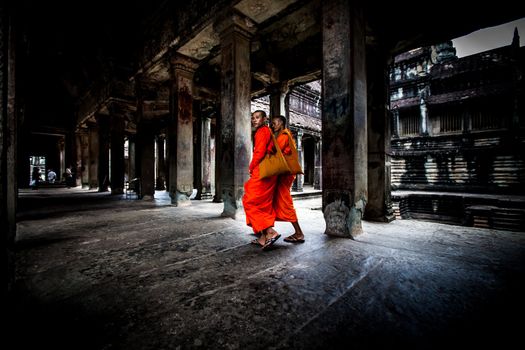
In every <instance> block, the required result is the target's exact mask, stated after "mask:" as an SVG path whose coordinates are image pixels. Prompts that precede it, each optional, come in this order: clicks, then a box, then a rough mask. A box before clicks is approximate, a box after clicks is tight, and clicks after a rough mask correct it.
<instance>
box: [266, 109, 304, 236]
mask: <svg viewBox="0 0 525 350" xmlns="http://www.w3.org/2000/svg"><path fill="white" fill-rule="evenodd" d="M285 125H286V117H284V116H282V115H280V116H278V117H273V118H272V129H273V132H274V133H275V135H276V138H277V144H278V145H279V148H280V149H281V152H282V153H283V155H285V156H286V155H291V154H292V149H291V147H295V143H294V142H293V140H292V144H290V139H291V136H292V134H291V132H290V130H288V129H286V128H285ZM268 152H269V153H275V152H276V150H275V146H274V145H273V143H272V144H270V146H269V147H268ZM285 158H286V157H285ZM294 180H295V175H294V174H288V175H279V176H278V179H277V186H276V188H275V195H274V199H273V208H274V210H275V216H276V220H279V221H288V222H291V223H292V225H293V227H294V229H295V232H294V233H293V234H292V235H290V236H288V237H286V238H285V239H284V241H285V242H290V243H304V234H303V231H302V230H301V226H299V221H298V220H297V213H296V212H295V208H294V206H293V200H292V194H291V193H290V189H291V187H292V183H293V181H294Z"/></svg>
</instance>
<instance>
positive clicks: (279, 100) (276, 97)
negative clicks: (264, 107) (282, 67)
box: [270, 82, 289, 122]
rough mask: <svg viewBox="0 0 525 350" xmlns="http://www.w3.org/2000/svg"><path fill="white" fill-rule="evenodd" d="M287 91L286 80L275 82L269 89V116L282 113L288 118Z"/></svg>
mask: <svg viewBox="0 0 525 350" xmlns="http://www.w3.org/2000/svg"><path fill="white" fill-rule="evenodd" d="M288 92H289V89H288V83H287V82H284V83H279V84H276V85H274V86H273V87H272V88H271V89H270V118H271V117H275V116H278V115H282V116H285V117H286V118H287V119H288V116H287V113H286V107H287V106H286V97H287V95H288ZM287 122H288V120H287Z"/></svg>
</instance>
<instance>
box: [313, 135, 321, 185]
mask: <svg viewBox="0 0 525 350" xmlns="http://www.w3.org/2000/svg"><path fill="white" fill-rule="evenodd" d="M322 148H323V141H322V140H317V142H316V143H315V154H314V166H315V170H314V190H321V189H322V188H323V181H322V177H323V167H322V166H321V164H322V153H321V150H322Z"/></svg>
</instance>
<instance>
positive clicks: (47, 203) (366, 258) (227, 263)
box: [8, 191, 525, 349]
mask: <svg viewBox="0 0 525 350" xmlns="http://www.w3.org/2000/svg"><path fill="white" fill-rule="evenodd" d="M155 196H156V197H158V198H157V199H156V200H155V201H152V202H143V201H136V200H123V199H122V197H118V196H117V197H115V196H109V195H106V194H98V193H97V194H94V193H86V192H80V191H77V192H71V193H64V194H62V197H57V195H49V196H46V195H45V194H42V193H38V194H33V193H29V194H27V195H26V196H25V197H24V195H22V198H21V204H20V207H21V211H20V215H19V223H18V240H17V264H18V265H17V284H16V294H15V297H16V298H15V300H14V301H13V302H12V303H11V305H10V306H11V307H10V309H9V311H10V312H12V314H11V315H10V316H9V319H10V320H11V322H10V323H9V326H8V331H9V334H10V336H11V338H12V339H13V341H14V342H16V344H18V345H19V346H18V348H28V347H30V346H33V347H34V346H38V347H39V348H47V347H49V348H54V349H66V348H67V349H194V348H195V349H292V348H293V349H333V348H352V349H354V348H355V349H367V348H385V347H392V346H395V345H402V346H405V347H407V348H410V347H414V348H434V347H435V348H442V347H443V346H449V345H450V344H451V342H452V341H453V342H454V343H455V344H457V343H458V342H461V343H464V344H466V345H473V344H474V343H476V342H482V343H484V344H494V345H497V346H502V345H505V344H510V342H512V341H517V340H518V339H520V334H521V330H522V329H523V326H524V321H523V312H524V311H525V302H524V301H523V298H522V297H521V295H523V292H524V291H525V288H524V287H523V280H524V277H525V276H524V275H525V274H524V270H525V234H524V233H523V232H508V231H496V230H487V229H477V228H467V227H460V226H451V225H444V224H436V223H429V222H423V221H414V220H400V221H395V222H393V223H390V224H383V223H371V222H363V231H364V233H363V234H362V235H360V236H358V237H356V239H355V240H352V239H346V238H334V237H329V236H326V235H324V234H323V232H324V229H325V224H324V219H323V214H322V212H321V211H320V210H312V208H318V207H320V199H305V200H296V201H295V204H296V207H297V210H298V217H299V220H300V224H301V226H302V228H303V230H304V232H305V236H306V243H304V244H289V243H285V242H283V241H282V239H281V240H279V241H278V242H277V244H276V246H275V248H274V249H272V250H270V251H267V252H263V251H261V250H260V249H259V248H258V247H256V246H254V245H251V244H249V242H250V240H251V239H253V235H251V234H250V233H251V229H250V228H248V227H247V226H246V225H245V224H244V222H243V221H239V220H238V221H235V220H232V219H230V218H225V217H221V216H220V215H221V212H222V210H223V205H222V204H216V203H212V202H211V201H192V206H190V207H174V206H171V205H169V203H170V199H169V196H168V195H167V194H166V193H165V192H157V193H156V195H155ZM276 228H277V230H278V231H279V232H280V233H282V234H283V237H285V236H286V235H288V234H291V233H292V232H293V228H292V226H291V225H290V224H288V223H277V225H276ZM512 318H515V320H512ZM452 338H454V339H455V340H452Z"/></svg>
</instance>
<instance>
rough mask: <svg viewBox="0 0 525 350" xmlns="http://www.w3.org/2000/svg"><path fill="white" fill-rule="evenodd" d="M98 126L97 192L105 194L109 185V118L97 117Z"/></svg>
mask: <svg viewBox="0 0 525 350" xmlns="http://www.w3.org/2000/svg"><path fill="white" fill-rule="evenodd" d="M97 124H98V128H99V131H98V146H99V153H98V172H97V178H98V191H99V192H107V191H108V185H109V118H108V117H106V116H100V117H97Z"/></svg>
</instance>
